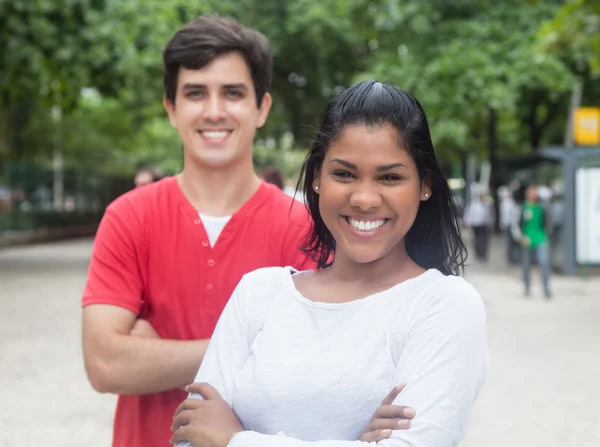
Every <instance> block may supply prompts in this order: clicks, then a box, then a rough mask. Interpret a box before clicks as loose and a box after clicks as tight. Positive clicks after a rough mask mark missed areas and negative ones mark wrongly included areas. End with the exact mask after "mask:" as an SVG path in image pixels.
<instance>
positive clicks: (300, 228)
mask: <svg viewBox="0 0 600 447" xmlns="http://www.w3.org/2000/svg"><path fill="white" fill-rule="evenodd" d="M290 221H291V222H290V226H289V229H288V231H287V233H286V235H285V238H284V243H283V244H282V259H283V261H284V265H289V266H291V267H294V268H295V269H296V270H315V269H316V268H317V263H316V262H315V261H313V260H312V258H311V257H310V256H308V255H307V254H305V253H304V252H303V251H302V247H303V246H304V243H305V242H306V236H307V234H308V233H309V232H310V231H311V228H312V221H311V218H310V216H309V214H308V211H307V210H306V207H305V206H304V205H303V204H302V203H300V202H298V201H294V204H293V206H292V208H291V210H290Z"/></svg>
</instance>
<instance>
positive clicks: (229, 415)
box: [169, 383, 245, 447]
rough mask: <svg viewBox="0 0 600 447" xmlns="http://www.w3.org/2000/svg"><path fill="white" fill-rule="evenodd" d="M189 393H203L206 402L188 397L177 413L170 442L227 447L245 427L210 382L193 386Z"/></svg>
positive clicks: (203, 446) (193, 384)
mask: <svg viewBox="0 0 600 447" xmlns="http://www.w3.org/2000/svg"><path fill="white" fill-rule="evenodd" d="M186 391H187V392H188V393H197V394H200V395H201V396H202V397H203V398H204V399H205V400H201V399H195V398H189V399H186V400H184V401H183V402H182V403H181V405H179V407H178V408H177V410H176V411H175V416H174V417H173V424H172V425H171V431H173V432H174V433H173V436H171V439H170V441H169V442H170V443H171V444H175V443H177V442H179V441H189V442H191V443H192V444H193V445H195V446H202V447H227V445H228V444H229V442H230V441H231V439H232V438H233V437H234V436H235V435H236V434H237V433H239V432H242V431H244V430H245V429H244V426H243V425H242V423H241V422H240V420H239V419H238V417H237V416H236V414H235V413H234V412H233V410H232V409H231V407H230V406H229V404H228V403H227V402H225V400H224V399H223V398H222V397H221V395H220V394H219V392H218V391H217V390H215V389H214V388H213V387H212V386H210V385H209V384H207V383H192V384H191V385H189V386H188V387H186Z"/></svg>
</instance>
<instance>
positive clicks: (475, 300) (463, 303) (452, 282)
mask: <svg viewBox="0 0 600 447" xmlns="http://www.w3.org/2000/svg"><path fill="white" fill-rule="evenodd" d="M417 301H418V302H420V303H421V304H423V307H426V308H431V307H434V308H437V309H439V308H445V309H455V308H457V307H460V308H462V309H471V310H473V311H476V312H477V311H480V310H483V308H484V307H483V299H482V298H481V295H480V294H479V292H478V291H477V289H475V287H474V286H473V285H472V284H471V283H469V282H468V281H467V280H465V279H464V278H463V277H461V276H455V275H443V274H441V273H440V274H439V275H432V278H431V281H430V282H429V284H428V285H427V286H426V287H425V288H424V289H423V291H422V293H421V299H420V300H417Z"/></svg>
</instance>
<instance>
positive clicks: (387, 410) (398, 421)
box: [358, 383, 415, 442]
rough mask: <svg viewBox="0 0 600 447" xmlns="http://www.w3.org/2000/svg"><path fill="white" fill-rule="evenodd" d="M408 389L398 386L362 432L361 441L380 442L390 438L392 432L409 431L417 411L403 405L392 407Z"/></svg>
mask: <svg viewBox="0 0 600 447" xmlns="http://www.w3.org/2000/svg"><path fill="white" fill-rule="evenodd" d="M405 387H406V384H404V383H403V384H401V385H398V386H396V387H395V388H394V389H393V390H392V391H391V392H390V394H388V395H387V396H386V398H385V399H383V401H382V402H381V407H379V408H378V409H377V411H376V412H375V414H373V416H372V417H371V422H369V425H367V428H365V430H364V431H363V432H362V434H361V435H360V437H359V438H358V440H359V441H362V442H379V441H383V440H384V439H387V438H389V437H390V436H391V435H392V430H407V429H409V428H410V421H411V419H412V418H414V417H415V410H413V409H412V408H408V407H403V406H401V405H392V402H394V399H396V396H398V394H400V392H401V391H402V390H403V389H404V388H405Z"/></svg>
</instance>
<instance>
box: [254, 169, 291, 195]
mask: <svg viewBox="0 0 600 447" xmlns="http://www.w3.org/2000/svg"><path fill="white" fill-rule="evenodd" d="M260 177H261V178H262V179H263V180H264V181H265V182H267V183H271V184H273V185H275V186H277V187H278V188H279V189H281V190H283V189H284V188H285V185H284V181H283V176H282V175H281V172H280V171H279V170H278V169H277V168H274V167H273V166H267V167H265V168H264V169H263V170H262V172H261V174H260Z"/></svg>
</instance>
